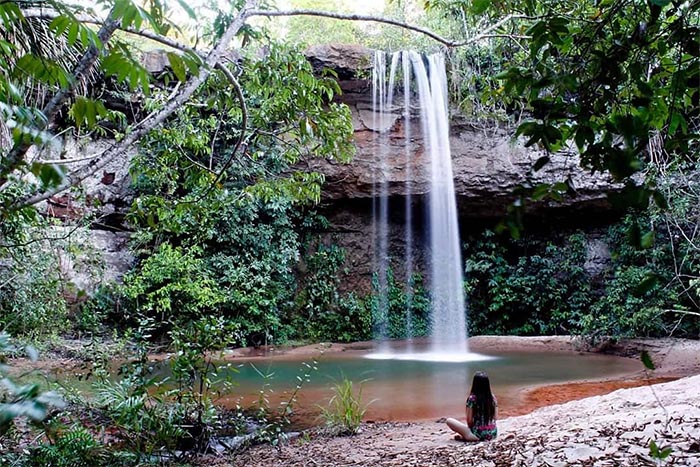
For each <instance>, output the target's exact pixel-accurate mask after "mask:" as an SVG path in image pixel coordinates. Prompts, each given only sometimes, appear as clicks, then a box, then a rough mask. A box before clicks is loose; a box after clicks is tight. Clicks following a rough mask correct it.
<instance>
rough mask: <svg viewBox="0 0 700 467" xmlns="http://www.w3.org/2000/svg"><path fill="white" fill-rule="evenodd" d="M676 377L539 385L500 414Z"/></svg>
mask: <svg viewBox="0 0 700 467" xmlns="http://www.w3.org/2000/svg"><path fill="white" fill-rule="evenodd" d="M676 379H678V378H670V377H669V378H651V379H638V378H635V379H631V380H613V381H600V382H583V383H566V384H552V385H548V386H541V387H537V388H533V389H530V390H528V391H526V392H525V395H524V397H523V401H522V403H521V404H519V405H517V406H515V407H512V408H511V409H510V410H504V411H503V412H502V414H501V416H502V417H515V416H518V415H525V414H528V413H530V412H532V411H534V410H536V409H539V408H540V407H546V406H548V405H555V404H563V403H565V402H569V401H575V400H579V399H585V398H586V397H593V396H601V395H603V394H608V393H611V392H613V391H616V390H618V389H626V388H636V387H640V386H647V385H650V384H658V383H667V382H669V381H674V380H676Z"/></svg>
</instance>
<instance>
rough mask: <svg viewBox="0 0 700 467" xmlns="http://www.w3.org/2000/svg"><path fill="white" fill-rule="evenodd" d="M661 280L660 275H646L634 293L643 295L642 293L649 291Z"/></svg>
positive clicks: (639, 295)
mask: <svg viewBox="0 0 700 467" xmlns="http://www.w3.org/2000/svg"><path fill="white" fill-rule="evenodd" d="M658 282H659V277H658V276H657V275H656V274H650V275H648V276H647V277H645V278H644V279H643V280H642V282H640V283H639V285H637V287H635V288H634V294H635V295H636V296H638V297H641V296H642V295H644V294H646V293H647V292H649V291H650V290H651V289H653V288H654V286H655V285H656V284H658Z"/></svg>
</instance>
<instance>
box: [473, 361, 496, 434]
mask: <svg viewBox="0 0 700 467" xmlns="http://www.w3.org/2000/svg"><path fill="white" fill-rule="evenodd" d="M470 394H471V395H473V396H474V397H475V398H476V402H475V403H474V408H473V409H472V410H473V416H474V422H475V424H477V425H488V424H489V423H491V422H493V420H494V417H495V415H496V402H495V401H494V399H493V394H491V383H490V382H489V377H488V376H487V375H486V373H484V372H483V371H477V372H476V373H474V379H473V380H472V390H471V393H470Z"/></svg>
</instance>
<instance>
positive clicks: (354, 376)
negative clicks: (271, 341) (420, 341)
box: [217, 342, 641, 427]
mask: <svg viewBox="0 0 700 467" xmlns="http://www.w3.org/2000/svg"><path fill="white" fill-rule="evenodd" d="M406 346H407V344H406V343H401V342H399V343H396V342H395V343H393V346H392V347H394V348H395V349H394V350H395V351H396V352H397V354H395V355H394V356H396V357H399V358H392V359H385V358H378V357H377V356H376V355H375V356H374V358H372V353H371V352H369V351H360V350H349V351H345V352H326V353H322V354H319V353H317V354H306V355H296V354H287V355H281V356H277V357H274V356H273V357H264V356H263V357H254V358H238V357H237V358H234V359H232V360H230V361H229V362H230V363H233V364H234V366H235V367H236V369H237V371H238V372H237V373H235V374H234V375H233V379H234V381H235V382H236V384H237V386H236V388H235V390H234V393H235V394H232V395H227V396H224V397H223V398H222V399H220V400H219V401H218V402H217V403H218V404H220V405H223V406H227V407H236V406H241V407H248V406H252V405H254V404H255V403H256V401H258V400H259V399H260V397H261V394H262V395H264V397H265V398H266V399H267V401H268V404H269V407H270V408H273V409H275V408H276V407H278V406H280V404H284V403H286V402H287V401H288V400H289V399H290V397H291V395H292V393H293V392H294V390H295V387H296V385H297V383H298V381H299V379H298V378H297V377H301V378H302V380H305V379H306V378H305V375H308V381H304V382H303V384H302V388H301V390H300V391H298V393H297V394H296V402H295V403H294V406H293V409H294V413H295V422H296V424H297V425H298V426H300V427H308V426H311V425H314V424H318V423H320V420H319V419H318V415H319V413H320V408H319V406H322V407H325V406H327V404H328V401H329V400H330V398H331V397H332V396H333V386H334V385H335V384H337V383H339V382H340V381H342V379H343V378H348V379H350V380H351V381H353V383H354V387H355V392H356V393H357V391H359V389H360V387H361V388H362V401H363V402H364V404H368V405H367V412H366V414H365V417H364V418H365V420H374V421H416V420H437V419H439V418H441V417H447V416H463V412H464V400H465V398H466V393H467V391H469V386H470V384H471V378H472V375H473V374H474V372H475V371H479V370H481V371H486V372H487V373H488V375H489V377H490V379H491V385H492V389H493V392H494V394H496V396H497V398H498V401H499V413H500V417H501V418H502V417H504V416H508V415H513V414H519V413H525V412H527V411H529V410H528V408H527V407H523V404H524V403H525V397H524V396H525V392H526V390H528V389H530V388H533V387H535V386H541V385H549V384H561V383H569V382H581V381H591V380H604V379H611V378H624V377H630V376H632V375H633V374H634V373H636V372H638V371H639V370H640V369H641V363H640V362H639V361H638V360H636V359H631V358H624V357H617V356H610V355H601V354H592V353H576V352H564V351H562V352H559V351H542V350H537V351H532V350H526V351H521V350H518V351H513V350H508V351H499V350H494V349H493V348H489V349H488V350H486V351H480V352H479V354H476V355H478V356H479V357H478V358H475V359H473V360H470V361H466V362H450V361H427V360H417V359H404V358H401V353H402V352H403V351H405V350H406ZM415 350H418V351H419V352H418V353H420V349H415ZM368 357H369V358H368ZM261 375H267V376H266V377H262V376H261Z"/></svg>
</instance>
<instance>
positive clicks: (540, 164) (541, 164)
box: [532, 156, 550, 172]
mask: <svg viewBox="0 0 700 467" xmlns="http://www.w3.org/2000/svg"><path fill="white" fill-rule="evenodd" d="M549 161H550V159H549V156H542V157H540V158H539V159H537V162H535V165H534V166H533V167H532V170H534V171H535V172H537V171H538V170H540V169H541V168H542V167H544V166H545V165H547V164H549Z"/></svg>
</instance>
